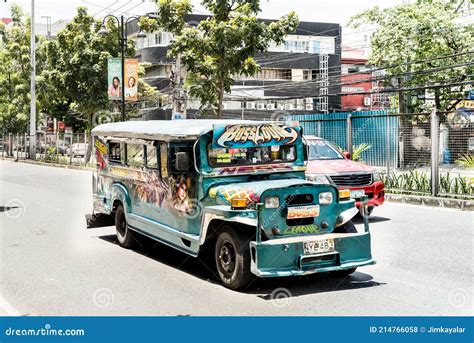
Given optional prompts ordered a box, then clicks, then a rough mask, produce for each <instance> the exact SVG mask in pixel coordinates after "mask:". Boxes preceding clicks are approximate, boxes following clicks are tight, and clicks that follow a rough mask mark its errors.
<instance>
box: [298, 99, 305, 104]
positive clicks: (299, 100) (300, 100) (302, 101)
mask: <svg viewBox="0 0 474 343" xmlns="http://www.w3.org/2000/svg"><path fill="white" fill-rule="evenodd" d="M296 104H297V105H303V104H304V99H296Z"/></svg>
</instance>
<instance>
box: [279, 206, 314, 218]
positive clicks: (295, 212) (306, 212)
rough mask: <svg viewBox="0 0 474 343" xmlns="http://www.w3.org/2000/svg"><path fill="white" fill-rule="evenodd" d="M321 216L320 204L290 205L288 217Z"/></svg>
mask: <svg viewBox="0 0 474 343" xmlns="http://www.w3.org/2000/svg"><path fill="white" fill-rule="evenodd" d="M317 216H319V205H310V206H295V207H288V214H287V216H286V218H287V219H298V218H311V217H317Z"/></svg>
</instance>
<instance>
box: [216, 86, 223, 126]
mask: <svg viewBox="0 0 474 343" xmlns="http://www.w3.org/2000/svg"><path fill="white" fill-rule="evenodd" d="M223 102H224V77H221V79H220V82H219V108H218V112H217V117H218V118H219V119H222V103H223Z"/></svg>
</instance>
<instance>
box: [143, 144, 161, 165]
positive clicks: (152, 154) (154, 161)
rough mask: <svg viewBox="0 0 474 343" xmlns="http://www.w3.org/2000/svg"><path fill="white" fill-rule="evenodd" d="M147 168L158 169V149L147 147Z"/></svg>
mask: <svg viewBox="0 0 474 343" xmlns="http://www.w3.org/2000/svg"><path fill="white" fill-rule="evenodd" d="M145 147H146V166H147V167H148V168H158V156H157V147H156V146H154V145H146V146H145Z"/></svg>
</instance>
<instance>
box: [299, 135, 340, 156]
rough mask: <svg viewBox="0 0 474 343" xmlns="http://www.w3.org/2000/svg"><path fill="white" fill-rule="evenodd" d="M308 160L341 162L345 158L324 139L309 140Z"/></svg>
mask: <svg viewBox="0 0 474 343" xmlns="http://www.w3.org/2000/svg"><path fill="white" fill-rule="evenodd" d="M306 142H307V144H308V159H309V160H310V161H311V160H339V159H343V158H344V157H343V156H342V155H341V153H340V152H339V151H338V150H337V149H336V148H335V147H333V146H332V145H331V144H330V143H329V142H327V141H325V140H323V139H309V140H307V141H306Z"/></svg>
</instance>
